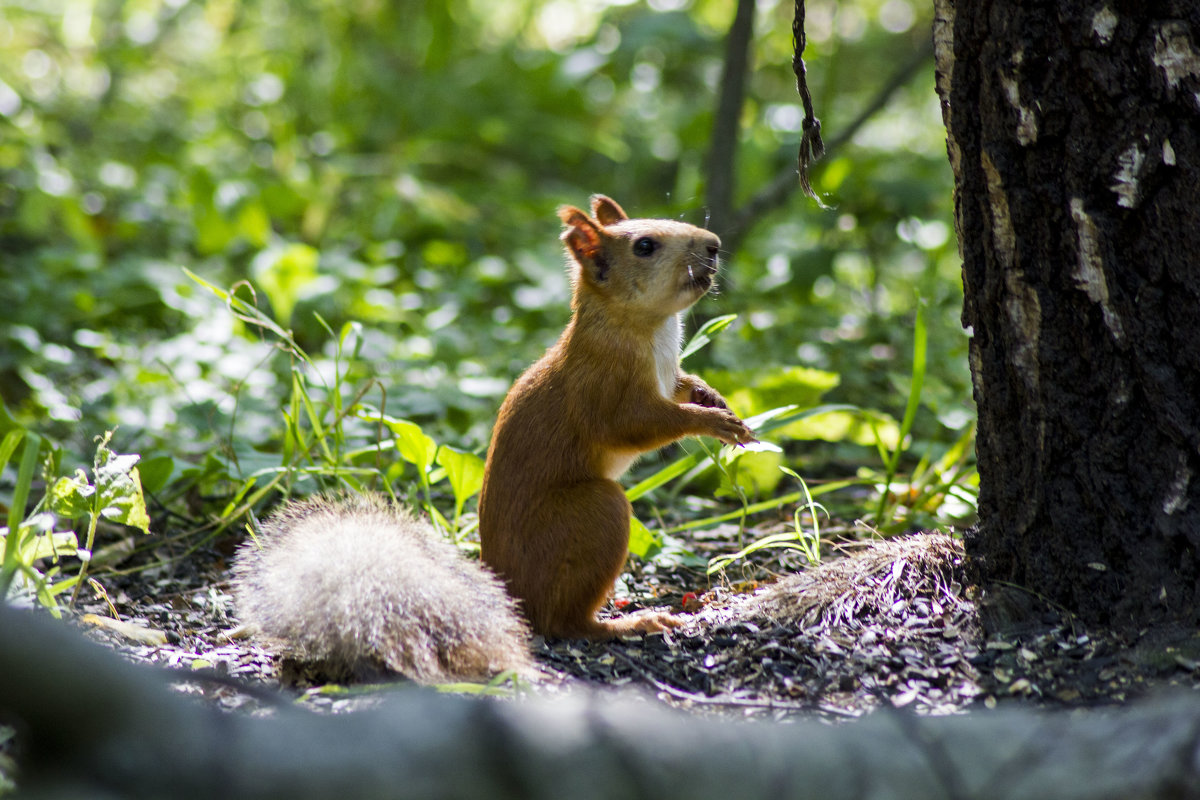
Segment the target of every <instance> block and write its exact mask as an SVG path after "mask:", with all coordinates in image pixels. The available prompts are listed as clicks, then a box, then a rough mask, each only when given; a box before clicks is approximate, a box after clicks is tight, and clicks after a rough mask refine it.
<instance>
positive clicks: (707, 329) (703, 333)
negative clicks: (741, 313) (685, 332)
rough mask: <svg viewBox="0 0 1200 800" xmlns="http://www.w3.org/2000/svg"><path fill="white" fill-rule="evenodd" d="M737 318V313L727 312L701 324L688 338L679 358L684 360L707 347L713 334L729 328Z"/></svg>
mask: <svg viewBox="0 0 1200 800" xmlns="http://www.w3.org/2000/svg"><path fill="white" fill-rule="evenodd" d="M737 318H738V315H737V314H725V315H724V316H721V317H713V318H712V319H710V320H709V321H708V322H706V323H704V324H703V325H701V326H700V327H699V329H697V331H696V332H695V333H694V334H692V338H691V339H689V340H688V343H687V344H686V345H684V347H683V350H682V352H680V354H679V360H680V361H683V360H684V359H685V358H687V357H688V356H690V355H691V354H692V353H695V352H696V351H697V350H700V349H702V348H704V347H707V346H708V344H709V342H711V341H712V337H713V336H715V335H717V334H718V333H719V332H721V331H723V330H725V329H726V328H728V327H729V326H730V325H732V324H733V322H734V320H736V319H737Z"/></svg>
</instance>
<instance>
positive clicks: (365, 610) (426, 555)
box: [233, 495, 531, 683]
mask: <svg viewBox="0 0 1200 800" xmlns="http://www.w3.org/2000/svg"><path fill="white" fill-rule="evenodd" d="M233 576H234V577H233V587H234V598H235V601H236V603H237V610H238V614H239V616H240V618H241V620H242V622H243V623H245V624H246V625H247V626H249V627H250V628H251V629H252V630H253V631H255V632H256V633H257V634H259V635H261V636H263V637H265V638H266V639H268V640H271V641H273V642H276V643H278V645H279V646H280V648H281V649H282V650H283V651H284V652H285V654H287V655H289V656H291V657H293V658H297V659H299V660H303V661H319V662H321V664H322V667H323V669H326V670H328V671H329V672H331V673H335V674H341V675H349V676H354V675H363V674H367V673H370V672H376V671H378V670H379V669H380V668H381V667H384V668H387V669H389V670H392V671H395V672H398V673H402V674H403V675H405V676H407V677H409V678H411V679H412V680H414V681H418V682H420V683H444V682H448V681H453V680H478V679H486V678H488V677H491V676H492V675H495V674H497V673H499V672H502V671H504V670H517V671H520V672H528V671H530V670H531V659H530V656H529V645H528V643H529V630H528V627H527V625H526V624H525V622H524V620H523V619H522V618H521V617H520V616H519V614H518V613H517V611H516V608H515V606H514V603H513V600H512V599H511V598H510V597H509V595H508V593H507V592H506V591H505V589H504V586H503V584H502V583H501V582H500V580H499V579H497V578H496V577H495V576H494V575H493V574H492V573H491V572H489V571H488V570H487V569H486V568H485V567H483V566H482V565H480V564H478V563H477V562H474V561H470V560H468V559H467V558H465V557H464V556H463V555H462V554H461V553H459V552H458V548H456V547H454V546H453V545H452V544H450V543H449V542H446V541H445V540H444V539H442V538H441V537H440V536H438V534H437V533H436V531H434V530H433V529H432V528H431V527H430V526H429V525H428V524H426V523H424V522H422V521H421V520H419V519H417V518H416V517H415V516H413V514H412V513H411V512H410V511H409V510H408V509H406V508H403V507H399V506H396V505H393V504H391V503H389V502H387V501H386V500H384V499H382V498H379V497H374V496H351V495H346V496H336V497H330V496H325V497H316V498H310V499H308V500H303V501H296V502H290V503H288V504H286V505H284V506H283V507H282V508H281V509H279V510H278V511H276V512H274V513H273V514H271V516H270V517H268V518H267V519H266V520H264V521H263V523H262V525H261V529H260V531H259V533H258V542H257V543H256V542H254V541H247V542H246V543H245V544H243V545H242V546H241V547H240V548H239V551H238V554H237V557H236V560H235V562H234V567H233Z"/></svg>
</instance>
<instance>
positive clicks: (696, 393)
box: [688, 383, 729, 408]
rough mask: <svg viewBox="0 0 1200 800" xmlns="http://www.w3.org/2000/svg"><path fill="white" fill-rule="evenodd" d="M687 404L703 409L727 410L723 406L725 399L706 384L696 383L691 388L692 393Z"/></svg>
mask: <svg viewBox="0 0 1200 800" xmlns="http://www.w3.org/2000/svg"><path fill="white" fill-rule="evenodd" d="M688 402H689V403H695V404H696V405H698V406H704V407H705V408H729V406H727V405H725V398H724V397H721V394H720V393H719V392H718V391H717V390H716V389H714V388H712V387H711V386H709V385H708V384H706V383H697V385H695V386H693V387H692V393H691V395H690V396H689V397H688Z"/></svg>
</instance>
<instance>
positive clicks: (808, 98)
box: [792, 0, 825, 208]
mask: <svg viewBox="0 0 1200 800" xmlns="http://www.w3.org/2000/svg"><path fill="white" fill-rule="evenodd" d="M807 45H808V37H807V36H806V35H805V33H804V0H796V13H795V15H794V16H793V17H792V72H794V73H796V92H797V93H798V94H799V95H800V102H801V103H803V104H804V125H803V130H804V133H803V135H801V137H800V153H799V155H798V157H797V165H796V167H797V171H798V172H799V173H800V188H801V189H803V190H804V193H805V194H806V195H808V196H809V197H811V198H813V199H814V200H816V201H817V203H819V204H821V207H822V208H824V203H821V198H819V197H817V193H816V192H814V191H813V188H812V184H811V183H809V180H808V168H809V166H810V165H811V164H812V162H814V161H816V160H817V159H818V158H820V157H821V156H823V155H825V143H824V142H822V141H821V120H819V119H817V117H816V114H814V113H813V104H812V95H811V94H810V93H809V91H808V77H807V76H808V70H807V68H805V66H804V48H805V47H806V46H807Z"/></svg>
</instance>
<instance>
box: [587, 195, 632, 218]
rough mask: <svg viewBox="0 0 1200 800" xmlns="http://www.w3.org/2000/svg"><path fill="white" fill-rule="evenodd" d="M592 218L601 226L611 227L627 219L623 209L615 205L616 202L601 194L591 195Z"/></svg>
mask: <svg viewBox="0 0 1200 800" xmlns="http://www.w3.org/2000/svg"><path fill="white" fill-rule="evenodd" d="M592 216H593V217H595V218H596V219H597V221H599V223H600V224H601V225H612V224H613V223H616V222H620V221H621V220H623V219H629V216H628V215H627V214H626V213H625V209H623V208H621V207H620V206H619V205H617V201H616V200H613V199H612V198H611V197H606V196H604V195H602V194H594V195H592Z"/></svg>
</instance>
